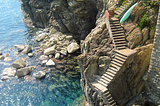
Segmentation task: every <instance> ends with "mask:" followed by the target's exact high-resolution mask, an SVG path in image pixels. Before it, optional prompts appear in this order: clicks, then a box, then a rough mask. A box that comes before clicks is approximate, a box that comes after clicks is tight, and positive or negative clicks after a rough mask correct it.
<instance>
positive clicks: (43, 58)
mask: <svg viewBox="0 0 160 106" xmlns="http://www.w3.org/2000/svg"><path fill="white" fill-rule="evenodd" d="M48 59H49V58H48V56H46V55H41V56H40V57H39V60H41V61H43V60H48Z"/></svg>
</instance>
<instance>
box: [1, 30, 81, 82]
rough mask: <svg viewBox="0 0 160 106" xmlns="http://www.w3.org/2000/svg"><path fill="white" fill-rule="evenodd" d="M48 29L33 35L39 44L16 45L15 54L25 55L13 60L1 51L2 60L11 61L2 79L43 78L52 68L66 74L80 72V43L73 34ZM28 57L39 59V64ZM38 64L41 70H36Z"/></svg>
mask: <svg viewBox="0 0 160 106" xmlns="http://www.w3.org/2000/svg"><path fill="white" fill-rule="evenodd" d="M47 29H48V28H47ZM47 29H44V30H43V31H37V32H36V36H33V37H34V42H37V43H38V45H39V46H36V47H32V46H30V45H14V47H15V48H16V49H17V52H16V53H15V55H20V57H21V55H25V56H24V57H22V58H20V59H17V60H16V61H13V60H12V59H11V58H9V57H8V56H7V54H5V55H3V54H2V53H0V59H1V61H6V62H10V63H11V65H10V66H11V67H9V68H5V69H4V70H3V73H2V74H1V75H2V77H1V80H2V81H5V80H10V79H11V78H10V77H15V76H16V77H18V78H21V77H24V79H26V80H27V79H28V78H29V77H33V78H32V79H34V80H35V79H42V78H45V77H46V74H47V73H48V70H52V68H53V69H56V70H59V71H60V72H61V73H64V74H66V73H67V72H68V71H69V73H71V74H73V75H75V76H76V74H78V73H79V70H78V69H79V67H78V64H77V56H78V55H79V53H80V46H79V44H78V43H77V42H76V41H75V40H74V39H73V37H72V36H69V35H63V34H62V33H60V32H58V33H55V34H53V33H50V32H48V31H46V30H47ZM8 55H9V54H8ZM27 58H35V59H37V60H36V61H38V62H37V65H35V66H31V65H30V61H27ZM38 65H40V67H41V70H39V71H36V72H34V70H36V69H37V68H38ZM70 70H73V71H70ZM51 72H52V71H50V72H49V73H51ZM31 73H32V74H31Z"/></svg>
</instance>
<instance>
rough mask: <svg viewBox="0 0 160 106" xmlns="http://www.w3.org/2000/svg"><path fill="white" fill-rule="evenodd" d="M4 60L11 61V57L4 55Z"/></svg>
mask: <svg viewBox="0 0 160 106" xmlns="http://www.w3.org/2000/svg"><path fill="white" fill-rule="evenodd" d="M4 61H7V62H10V61H12V59H11V58H9V57H5V59H4Z"/></svg>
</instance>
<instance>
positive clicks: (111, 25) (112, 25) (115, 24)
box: [110, 23, 122, 27]
mask: <svg viewBox="0 0 160 106" xmlns="http://www.w3.org/2000/svg"><path fill="white" fill-rule="evenodd" d="M115 26H117V27H118V26H120V27H122V26H121V24H119V23H112V24H110V27H115Z"/></svg>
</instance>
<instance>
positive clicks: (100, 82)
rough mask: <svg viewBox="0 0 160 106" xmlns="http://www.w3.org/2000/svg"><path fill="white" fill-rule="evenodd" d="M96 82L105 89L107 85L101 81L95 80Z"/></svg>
mask: <svg viewBox="0 0 160 106" xmlns="http://www.w3.org/2000/svg"><path fill="white" fill-rule="evenodd" d="M96 81H97V82H98V83H99V84H101V85H103V86H104V87H107V84H106V83H104V82H102V81H100V80H99V79H96Z"/></svg>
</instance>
